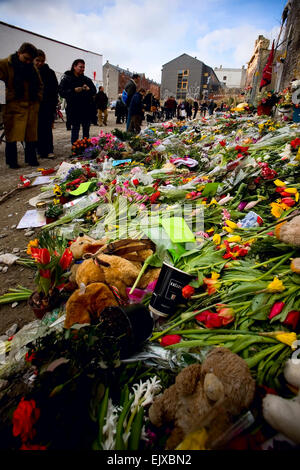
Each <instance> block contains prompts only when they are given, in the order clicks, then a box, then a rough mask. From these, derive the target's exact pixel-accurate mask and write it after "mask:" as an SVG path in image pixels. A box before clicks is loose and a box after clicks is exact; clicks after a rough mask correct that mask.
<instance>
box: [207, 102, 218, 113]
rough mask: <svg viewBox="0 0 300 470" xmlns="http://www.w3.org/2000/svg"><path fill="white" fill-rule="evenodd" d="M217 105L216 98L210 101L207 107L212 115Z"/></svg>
mask: <svg viewBox="0 0 300 470" xmlns="http://www.w3.org/2000/svg"><path fill="white" fill-rule="evenodd" d="M216 107H217V105H216V103H215V102H214V100H211V101H210V102H209V105H208V107H207V109H208V114H209V115H210V116H212V115H213V114H214V110H215V108H216Z"/></svg>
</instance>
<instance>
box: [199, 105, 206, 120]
mask: <svg viewBox="0 0 300 470" xmlns="http://www.w3.org/2000/svg"><path fill="white" fill-rule="evenodd" d="M206 111H207V103H206V101H203V103H201V106H200V114H201V116H202V117H204V118H205V116H206Z"/></svg>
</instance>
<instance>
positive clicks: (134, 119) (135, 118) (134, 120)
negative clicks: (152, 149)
mask: <svg viewBox="0 0 300 470" xmlns="http://www.w3.org/2000/svg"><path fill="white" fill-rule="evenodd" d="M145 94H146V91H145V90H144V88H141V89H140V90H139V91H138V92H137V93H135V94H134V95H133V97H132V99H131V101H130V106H129V113H130V116H131V119H130V126H129V129H128V131H129V132H134V133H136V134H138V133H139V132H140V131H141V124H142V120H143V116H144V113H143V109H144V105H143V97H144V96H145Z"/></svg>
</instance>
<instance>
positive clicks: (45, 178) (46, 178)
mask: <svg viewBox="0 0 300 470" xmlns="http://www.w3.org/2000/svg"><path fill="white" fill-rule="evenodd" d="M51 181H52V178H51V177H50V176H38V177H37V178H35V180H34V182H33V183H32V185H31V186H37V185H38V184H48V183H51Z"/></svg>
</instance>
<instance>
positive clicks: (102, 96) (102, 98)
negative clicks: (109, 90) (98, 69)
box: [95, 86, 108, 127]
mask: <svg viewBox="0 0 300 470" xmlns="http://www.w3.org/2000/svg"><path fill="white" fill-rule="evenodd" d="M95 104H96V108H97V111H98V124H99V126H100V127H101V126H103V124H104V126H107V105H108V97H107V94H106V93H104V87H103V86H101V87H100V88H99V91H98V93H97V94H96V96H95Z"/></svg>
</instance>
